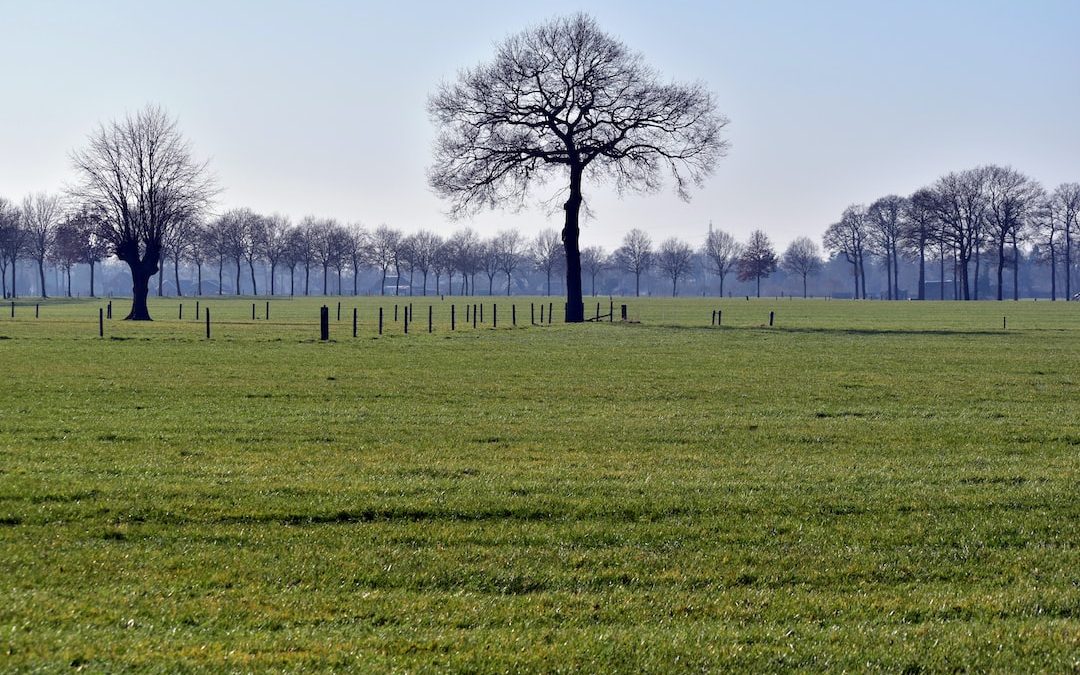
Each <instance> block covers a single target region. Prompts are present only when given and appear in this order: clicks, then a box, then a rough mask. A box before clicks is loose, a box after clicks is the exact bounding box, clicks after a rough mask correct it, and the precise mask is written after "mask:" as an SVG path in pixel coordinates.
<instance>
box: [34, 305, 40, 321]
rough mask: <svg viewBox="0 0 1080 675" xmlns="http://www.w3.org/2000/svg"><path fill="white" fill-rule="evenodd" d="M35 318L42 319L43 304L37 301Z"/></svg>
mask: <svg viewBox="0 0 1080 675" xmlns="http://www.w3.org/2000/svg"><path fill="white" fill-rule="evenodd" d="M34 318H35V319H40V318H41V304H40V303H37V302H35V303H34Z"/></svg>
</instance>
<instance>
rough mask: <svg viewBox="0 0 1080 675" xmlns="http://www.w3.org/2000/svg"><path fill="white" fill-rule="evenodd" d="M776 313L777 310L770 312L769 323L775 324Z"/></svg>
mask: <svg viewBox="0 0 1080 675" xmlns="http://www.w3.org/2000/svg"><path fill="white" fill-rule="evenodd" d="M774 314H775V312H769V325H770V326H771V325H772V324H773V316H774Z"/></svg>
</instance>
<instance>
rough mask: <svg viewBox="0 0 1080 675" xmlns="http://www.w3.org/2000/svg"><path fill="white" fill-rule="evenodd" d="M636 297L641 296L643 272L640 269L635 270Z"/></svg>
mask: <svg viewBox="0 0 1080 675" xmlns="http://www.w3.org/2000/svg"><path fill="white" fill-rule="evenodd" d="M634 297H635V298H640V297H641V272H640V271H635V272H634Z"/></svg>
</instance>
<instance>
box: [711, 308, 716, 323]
mask: <svg viewBox="0 0 1080 675" xmlns="http://www.w3.org/2000/svg"><path fill="white" fill-rule="evenodd" d="M709 325H710V326H715V325H716V310H715V309H714V310H713V311H712V323H710V324H709Z"/></svg>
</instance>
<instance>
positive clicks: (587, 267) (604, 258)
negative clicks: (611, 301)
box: [581, 246, 610, 297]
mask: <svg viewBox="0 0 1080 675" xmlns="http://www.w3.org/2000/svg"><path fill="white" fill-rule="evenodd" d="M609 264H610V263H609V261H608V255H607V253H606V252H605V251H604V249H603V248H601V247H599V246H586V247H585V248H583V249H581V271H582V272H584V273H585V274H588V275H589V280H590V282H591V283H590V291H589V292H590V294H591V295H593V296H594V297H595V296H596V277H597V276H599V275H600V273H601V272H603V271H604V270H606V269H607V268H608V265H609Z"/></svg>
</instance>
